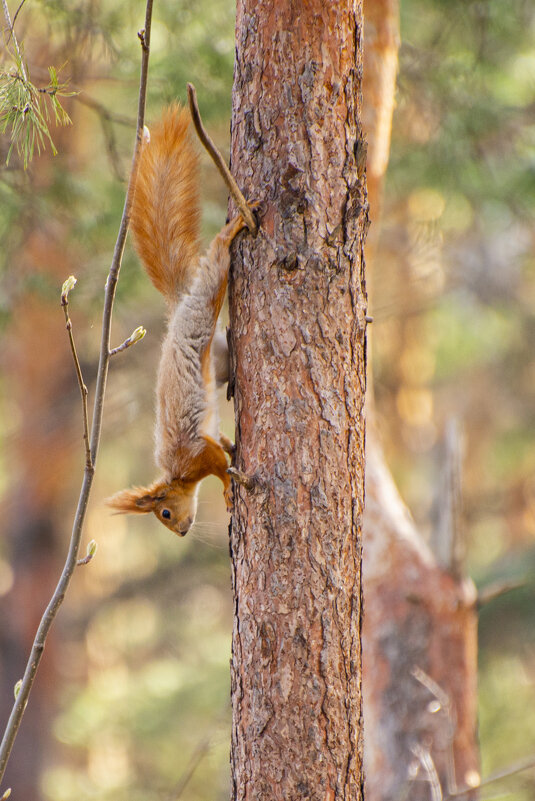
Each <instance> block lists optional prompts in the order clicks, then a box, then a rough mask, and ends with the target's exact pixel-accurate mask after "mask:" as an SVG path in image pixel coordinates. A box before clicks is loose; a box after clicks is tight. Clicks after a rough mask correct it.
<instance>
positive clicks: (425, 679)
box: [411, 665, 457, 793]
mask: <svg viewBox="0 0 535 801" xmlns="http://www.w3.org/2000/svg"><path fill="white" fill-rule="evenodd" d="M411 674H412V676H413V677H414V678H415V679H416V681H418V682H420V684H421V685H422V686H423V687H425V688H426V689H427V690H428V691H429V692H430V693H431V695H432V696H434V698H435V699H436V701H437V704H438V709H436V710H434V711H437V712H440V711H441V712H443V714H444V715H445V716H446V720H447V722H448V745H449V748H448V764H447V771H448V772H447V781H448V792H449V793H453V792H456V790H457V776H456V771H455V753H454V750H453V741H454V739H455V730H456V728H457V716H456V714H455V709H454V707H453V704H452V702H451V698H450V696H449V695H448V693H447V692H446V691H445V690H443V689H442V687H441V686H440V684H437V682H436V681H435V680H434V679H432V678H431V676H429V675H428V674H427V673H426V672H425V671H424V670H422V669H421V668H420V667H418V666H417V665H416V666H415V667H414V668H413V669H412V671H411Z"/></svg>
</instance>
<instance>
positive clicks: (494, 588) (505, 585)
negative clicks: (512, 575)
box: [477, 578, 528, 609]
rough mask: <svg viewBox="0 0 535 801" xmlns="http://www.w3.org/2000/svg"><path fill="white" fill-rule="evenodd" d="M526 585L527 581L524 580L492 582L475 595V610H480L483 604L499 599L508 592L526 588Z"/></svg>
mask: <svg viewBox="0 0 535 801" xmlns="http://www.w3.org/2000/svg"><path fill="white" fill-rule="evenodd" d="M527 585H528V580H527V579H525V578H523V579H516V580H515V579H511V580H509V581H507V580H505V581H493V582H492V584H488V585H487V586H486V587H482V588H481V589H480V590H479V592H478V594H477V608H478V609H481V607H483V606H485V604H488V603H490V602H491V601H494V600H495V599H496V598H500V597H501V596H502V595H506V594H507V593H508V592H512V591H513V590H518V589H520V587H526V586H527Z"/></svg>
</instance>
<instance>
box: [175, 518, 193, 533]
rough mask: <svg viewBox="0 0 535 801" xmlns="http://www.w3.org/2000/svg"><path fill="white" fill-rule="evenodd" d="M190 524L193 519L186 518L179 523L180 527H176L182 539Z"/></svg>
mask: <svg viewBox="0 0 535 801" xmlns="http://www.w3.org/2000/svg"><path fill="white" fill-rule="evenodd" d="M192 523H193V517H187V518H186V519H185V520H183V521H182V522H181V523H180V525H179V527H178V533H179V534H180V536H181V537H183V536H184V535H185V534H187V533H188V531H189V530H190V528H191V525H192Z"/></svg>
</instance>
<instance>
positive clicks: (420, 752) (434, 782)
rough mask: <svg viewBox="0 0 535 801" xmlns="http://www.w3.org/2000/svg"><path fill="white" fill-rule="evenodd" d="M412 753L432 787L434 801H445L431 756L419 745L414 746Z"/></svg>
mask: <svg viewBox="0 0 535 801" xmlns="http://www.w3.org/2000/svg"><path fill="white" fill-rule="evenodd" d="M411 751H412V753H413V754H414V756H415V757H416V759H417V760H418V761H419V763H420V765H421V766H422V768H423V770H424V773H425V777H426V780H427V781H428V782H429V784H430V786H431V799H432V801H443V799H444V796H443V795H442V788H441V786H440V780H439V778H438V773H437V769H436V767H435V763H434V762H433V759H432V757H431V754H430V753H429V751H427V750H426V749H425V748H423V747H422V746H421V745H419V744H418V743H416V745H413V746H412V748H411Z"/></svg>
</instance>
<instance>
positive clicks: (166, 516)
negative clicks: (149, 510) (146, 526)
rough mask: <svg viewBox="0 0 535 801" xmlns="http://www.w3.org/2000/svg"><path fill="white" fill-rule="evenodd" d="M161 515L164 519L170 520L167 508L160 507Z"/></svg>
mask: <svg viewBox="0 0 535 801" xmlns="http://www.w3.org/2000/svg"><path fill="white" fill-rule="evenodd" d="M162 517H163V518H165V520H171V512H170V511H169V509H162Z"/></svg>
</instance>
